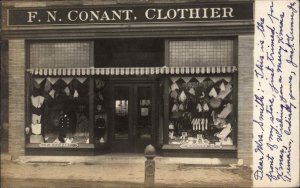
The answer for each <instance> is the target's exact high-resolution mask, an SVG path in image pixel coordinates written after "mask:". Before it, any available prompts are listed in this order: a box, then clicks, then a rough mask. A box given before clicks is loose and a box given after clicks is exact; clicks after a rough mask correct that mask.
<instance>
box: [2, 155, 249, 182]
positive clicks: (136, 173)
mask: <svg viewBox="0 0 300 188" xmlns="http://www.w3.org/2000/svg"><path fill="white" fill-rule="evenodd" d="M51 158H52V160H50V159H51ZM68 159H69V160H68ZM199 160H201V159H194V160H193V159H186V158H167V157H157V158H156V172H155V186H156V187H251V185H252V183H251V179H250V176H251V170H250V168H248V167H244V166H236V165H229V164H226V163H225V162H226V160H225V161H223V164H222V165H221V164H196V162H197V161H198V163H199ZM214 160H215V162H216V160H217V159H214ZM203 161H206V162H208V163H209V161H210V162H212V161H213V160H212V159H203ZM144 162H145V158H144V157H143V156H142V155H141V156H121V155H120V156H118V155H115V156H113V155H109V156H89V157H37V156H29V157H28V156H26V157H20V158H19V159H17V160H14V161H12V160H3V159H2V161H1V179H2V184H1V185H2V187H3V188H6V187H20V186H21V187H143V183H144ZM227 162H228V163H230V162H232V161H231V160H230V159H227ZM202 163H203V162H202Z"/></svg>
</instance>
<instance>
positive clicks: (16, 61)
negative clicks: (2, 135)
mask: <svg viewBox="0 0 300 188" xmlns="http://www.w3.org/2000/svg"><path fill="white" fill-rule="evenodd" d="M8 56H9V60H8V92H9V99H8V122H9V133H8V139H9V143H8V152H9V154H11V155H12V157H13V158H15V157H17V156H19V155H24V152H25V148H24V144H25V138H24V124H25V42H24V40H9V54H8Z"/></svg>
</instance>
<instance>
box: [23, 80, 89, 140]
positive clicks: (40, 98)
mask: <svg viewBox="0 0 300 188" xmlns="http://www.w3.org/2000/svg"><path fill="white" fill-rule="evenodd" d="M88 91H89V82H88V79H87V78H85V77H77V78H72V77H64V78H57V77H46V78H31V83H30V95H29V108H30V113H29V114H28V115H29V116H30V117H28V118H29V120H30V121H29V122H30V123H29V125H27V126H26V134H27V138H28V142H29V143H34V144H40V143H53V144H62V143H63V144H65V146H69V145H68V144H83V143H89V97H88ZM52 146H53V145H52Z"/></svg>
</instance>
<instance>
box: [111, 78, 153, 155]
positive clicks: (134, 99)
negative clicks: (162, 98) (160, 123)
mask: <svg viewBox="0 0 300 188" xmlns="http://www.w3.org/2000/svg"><path fill="white" fill-rule="evenodd" d="M154 86H155V85H154V84H151V83H143V84H136V83H130V84H122V83H121V84H120V83H116V84H112V94H113V97H112V98H113V104H114V109H113V112H112V114H113V117H112V119H113V120H112V124H113V125H112V129H113V130H112V137H113V139H112V145H111V149H112V151H113V152H143V151H144V149H145V147H146V146H147V145H148V144H154V121H155V119H156V118H155V117H154V116H155V113H154V109H155V104H154V101H155V99H154Z"/></svg>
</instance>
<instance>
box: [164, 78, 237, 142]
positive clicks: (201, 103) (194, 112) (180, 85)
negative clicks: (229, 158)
mask: <svg viewBox="0 0 300 188" xmlns="http://www.w3.org/2000/svg"><path fill="white" fill-rule="evenodd" d="M169 100H170V101H169V107H170V119H169V120H170V121H169V143H170V144H178V145H180V147H181V148H207V147H209V148H212V147H213V148H221V147H222V146H224V145H233V140H232V139H233V129H235V123H234V116H233V114H234V113H233V80H232V77H171V78H170V88H169Z"/></svg>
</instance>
